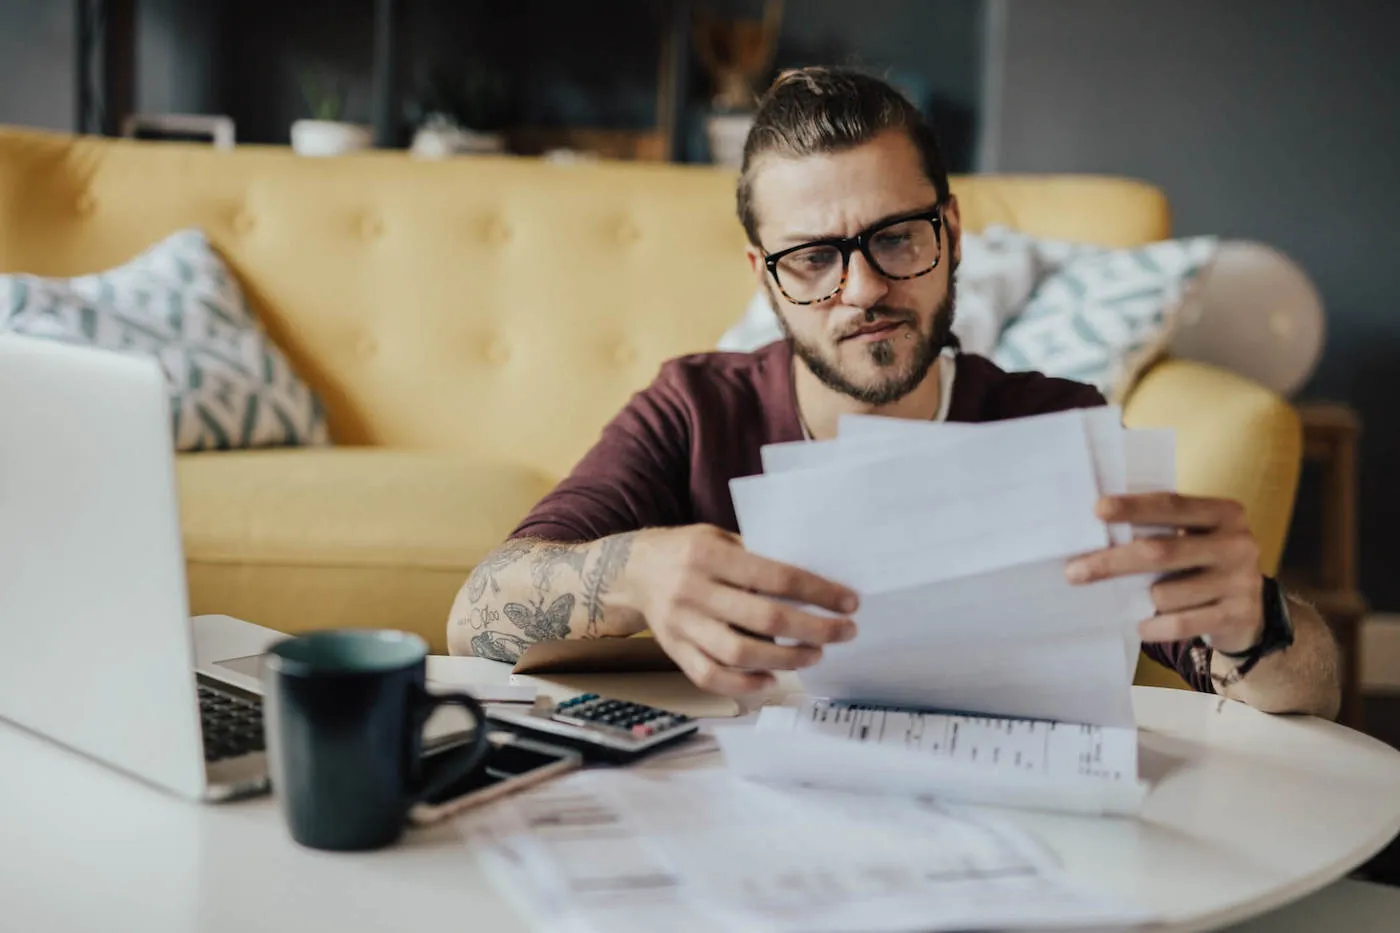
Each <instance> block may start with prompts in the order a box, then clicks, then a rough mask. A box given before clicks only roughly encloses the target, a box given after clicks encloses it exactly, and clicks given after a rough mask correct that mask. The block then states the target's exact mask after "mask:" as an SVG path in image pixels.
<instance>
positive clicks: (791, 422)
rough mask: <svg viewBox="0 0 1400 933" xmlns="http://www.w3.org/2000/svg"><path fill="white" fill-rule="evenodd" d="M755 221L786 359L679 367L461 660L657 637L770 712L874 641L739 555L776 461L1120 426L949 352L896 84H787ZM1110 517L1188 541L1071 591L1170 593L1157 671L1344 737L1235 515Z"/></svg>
mask: <svg viewBox="0 0 1400 933" xmlns="http://www.w3.org/2000/svg"><path fill="white" fill-rule="evenodd" d="M738 211H739V217H740V220H741V221H742V222H743V225H744V228H745V230H746V231H747V233H748V238H749V243H750V245H749V247H748V249H747V255H748V259H749V264H750V266H751V267H752V269H753V273H754V277H755V279H756V280H757V282H758V283H759V284H760V285H761V286H762V287H763V288H764V289H765V290H766V291H767V293H768V296H769V299H770V301H771V302H772V304H773V308H774V310H775V311H776V313H777V315H778V317H779V319H780V320H781V321H782V324H783V329H784V332H785V334H786V338H787V339H785V340H782V341H778V342H776V343H773V344H771V345H769V346H767V347H764V348H761V349H759V350H757V351H755V352H753V353H744V354H739V353H711V354H699V355H695V356H690V357H685V358H682V359H678V360H672V361H670V362H668V363H667V364H665V365H664V366H663V367H662V369H661V372H660V373H659V375H658V376H657V378H656V380H655V381H654V382H653V383H652V385H651V386H649V387H648V388H647V389H646V390H644V391H642V392H640V393H638V394H637V395H636V396H634V397H633V398H632V400H631V401H630V402H629V404H628V405H627V406H626V408H624V409H623V411H622V412H621V413H619V414H618V415H617V416H616V417H615V418H614V420H613V421H612V422H611V423H610V424H609V425H607V427H606V428H605V429H604V431H603V434H602V437H601V438H600V440H599V442H598V443H597V445H596V446H595V447H594V448H593V449H592V450H591V451H590V452H589V453H588V454H587V455H586V456H585V457H584V458H583V460H582V461H580V463H579V464H578V465H577V466H576V467H575V469H574V471H573V473H572V474H571V475H570V476H569V477H568V478H567V479H565V480H564V481H563V482H562V483H561V484H560V485H559V486H558V487H557V488H556V489H555V490H554V491H553V492H551V493H550V494H549V495H548V496H546V497H545V499H543V500H542V501H541V502H540V503H539V504H538V505H537V506H536V507H535V508H534V509H533V510H532V511H531V513H530V514H529V515H528V516H527V517H526V518H525V519H524V520H523V521H522V523H521V524H520V526H519V527H518V528H517V529H516V530H515V532H514V533H513V534H512V535H511V537H510V539H509V540H508V541H507V542H506V543H505V544H504V545H502V546H501V547H500V548H498V549H497V550H496V551H494V552H492V553H491V554H490V555H488V556H487V557H486V558H485V559H484V560H483V561H482V562H481V564H480V565H479V566H478V567H477V568H476V570H475V571H473V573H472V575H471V577H470V579H469V580H468V581H467V582H466V584H465V585H464V586H463V588H462V591H461V593H460V595H459V596H458V598H457V601H456V605H455V606H454V607H453V611H452V615H451V619H450V621H449V623H448V636H449V643H450V646H451V650H452V651H453V652H454V653H457V654H476V655H479V656H483V657H488V658H495V659H498V660H503V661H513V660H515V659H516V658H517V657H518V656H519V654H520V652H521V651H522V650H523V649H524V648H525V647H526V646H528V645H529V644H530V643H531V642H533V641H536V640H539V639H547V638H570V637H573V638H578V637H595V636H625V635H632V634H635V633H637V632H640V631H642V630H643V629H647V628H649V629H650V630H651V631H652V633H653V634H654V635H655V637H656V639H657V641H658V642H659V643H660V645H661V646H662V648H664V649H665V651H666V652H667V653H668V654H669V655H670V656H671V657H672V658H673V659H674V660H675V661H676V663H677V664H678V665H679V666H680V667H681V669H682V670H683V671H685V673H686V674H687V675H688V676H689V677H690V678H691V679H692V680H693V681H694V682H695V683H697V684H699V685H700V686H702V687H705V688H707V689H710V690H714V691H717V692H721V693H727V694H743V693H747V692H751V691H756V690H760V689H762V688H764V687H765V686H767V685H768V684H769V683H771V681H772V677H773V674H772V672H774V671H782V670H798V669H801V668H804V667H808V666H810V665H812V664H815V663H816V662H817V661H818V660H819V659H820V658H821V654H822V646H823V645H827V644H832V643H835V642H842V641H847V640H849V639H851V638H856V637H859V634H858V631H857V628H856V626H855V624H854V622H853V621H852V620H851V616H852V615H853V614H854V613H855V612H856V611H857V608H858V598H857V594H855V593H853V592H851V591H849V590H848V589H846V588H845V587H843V586H840V585H838V584H836V583H834V582H831V581H828V580H824V579H821V578H819V577H816V576H814V575H812V574H810V573H807V572H804V571H802V570H799V569H797V568H793V567H788V566H783V565H780V564H777V563H774V562H772V561H769V560H766V559H763V558H761V557H758V556H757V555H754V554H750V553H749V552H748V551H746V550H745V549H744V547H743V545H742V543H741V541H740V539H739V538H738V536H737V535H736V533H735V532H736V529H737V522H736V520H735V516H734V510H733V505H732V503H731V501H730V496H729V489H728V483H729V480H730V479H732V478H734V477H736V476H744V475H750V474H754V473H759V472H762V467H761V461H760V455H759V450H760V448H761V447H762V446H763V445H765V444H770V443H778V442H784V441H796V440H800V439H802V438H804V437H806V438H818V439H820V438H829V437H832V436H834V435H835V433H836V425H837V419H838V418H839V417H840V416H841V415H842V414H846V413H872V414H879V415H883V416H887V417H898V418H915V419H924V420H928V419H946V420H950V421H992V420H997V419H1004V418H1015V417H1021V416H1026V415H1034V414H1039V413H1043V412H1050V411H1057V410H1063V409H1068V408H1075V407H1088V406H1095V405H1102V404H1104V399H1103V398H1102V397H1101V396H1100V395H1099V393H1098V392H1097V391H1096V390H1095V389H1093V388H1092V387H1089V386H1085V385H1081V384H1077V383H1073V382H1069V381H1065V380H1060V379H1051V378H1047V377H1045V376H1042V375H1040V374H1030V373H1018V374H1008V373H1005V372H1002V371H1001V370H1000V369H998V368H997V367H996V366H994V365H993V364H992V363H990V362H989V361H987V360H985V359H983V358H980V357H975V356H970V355H959V354H958V353H957V352H956V340H955V338H953V337H952V334H951V324H952V320H953V306H954V272H955V270H956V269H957V265H958V260H959V242H960V241H959V235H960V226H961V221H960V218H959V215H958V203H957V199H956V198H954V197H953V196H951V194H950V193H949V190H948V177H947V171H946V169H945V167H944V165H943V161H942V156H941V155H940V153H939V149H938V144H937V141H936V139H935V138H934V135H933V132H932V130H931V129H930V127H929V126H928V125H927V124H926V123H925V121H924V120H923V119H922V117H921V115H920V114H919V113H918V111H917V110H916V109H914V108H913V107H912V106H911V105H910V104H909V103H908V102H907V101H906V100H905V99H904V98H903V97H901V96H900V95H899V94H898V93H897V92H896V91H895V90H894V89H893V88H891V87H889V86H888V85H886V84H884V83H883V82H881V81H879V80H876V79H874V78H870V77H866V76H863V75H860V74H857V73H852V72H847V71H841V70H834V69H806V70H802V71H798V72H793V73H789V74H787V75H785V76H784V77H782V78H781V79H780V80H779V81H778V82H776V83H775V85H774V86H773V88H772V89H771V90H770V91H769V92H768V93H767V94H766V95H765V97H764V100H763V101H762V102H761V106H760V108H759V111H758V114H757V116H756V120H755V123H754V127H753V129H752V130H751V131H750V134H749V138H748V141H747V144H746V146H745V151H744V164H743V169H742V172H741V177H740V181H739V187H738ZM834 494H839V491H834ZM1098 514H1099V516H1100V517H1101V518H1102V519H1103V520H1104V521H1114V522H1130V523H1136V524H1146V525H1164V526H1172V527H1175V528H1177V529H1179V534H1178V535H1177V536H1175V537H1170V538H1157V539H1148V540H1142V541H1135V542H1133V543H1131V544H1127V545H1122V546H1119V547H1113V548H1109V549H1106V550H1103V551H1100V552H1097V553H1093V554H1087V555H1083V556H1081V557H1078V558H1076V559H1074V560H1072V561H1070V562H1069V563H1068V564H1067V567H1066V574H1067V575H1068V577H1069V579H1070V580H1071V581H1072V582H1075V583H1087V582H1090V581H1095V580H1101V579H1104V578H1106V577H1111V576H1116V575H1121V574H1133V573H1142V572H1152V573H1155V574H1160V575H1162V579H1161V582H1158V583H1157V584H1156V585H1155V586H1154V588H1153V591H1152V595H1153V600H1154V603H1155V605H1156V607H1157V610H1158V611H1157V613H1156V615H1155V616H1154V617H1153V618H1151V619H1148V620H1144V621H1143V623H1142V625H1141V633H1142V638H1143V641H1144V650H1145V651H1146V652H1147V653H1148V654H1149V656H1151V657H1153V658H1154V659H1156V660H1159V661H1161V662H1163V663H1165V664H1167V665H1168V666H1170V667H1173V668H1175V669H1176V670H1177V671H1179V672H1180V673H1181V674H1182V675H1183V676H1184V677H1185V678H1186V679H1187V680H1188V681H1189V682H1190V683H1191V684H1192V685H1193V686H1194V687H1195V688H1196V689H1198V690H1204V691H1211V690H1218V691H1219V692H1221V693H1224V694H1226V695H1228V696H1231V697H1234V698H1237V699H1240V700H1243V701H1245V702H1248V703H1251V704H1253V705H1255V706H1257V707H1259V708H1261V709H1264V710H1270V711H1299V712H1309V713H1315V714H1320V715H1324V716H1328V717H1331V716H1334V715H1335V713H1336V710H1337V707H1338V704H1339V697H1340V694H1339V689H1338V685H1337V680H1336V675H1335V670H1336V648H1335V645H1334V643H1333V642H1332V640H1331V637H1330V635H1329V633H1328V631H1327V629H1326V626H1325V625H1324V624H1323V622H1322V621H1321V620H1320V619H1319V618H1318V616H1317V614H1316V613H1315V612H1314V611H1313V610H1312V609H1310V608H1308V607H1306V606H1304V605H1301V604H1299V603H1297V602H1295V601H1293V600H1291V599H1284V598H1283V597H1282V596H1281V595H1280V594H1279V592H1278V589H1277V586H1276V584H1274V583H1273V581H1271V580H1266V579H1265V578H1263V577H1261V575H1260V572H1259V568H1258V549H1257V547H1256V545H1255V542H1254V540H1253V538H1252V536H1251V534H1250V531H1249V529H1248V527H1247V526H1246V524H1245V521H1244V516H1243V511H1242V509H1241V508H1240V507H1239V505H1238V504H1236V503H1233V502H1227V501H1219V500H1214V499H1204V498H1191V497H1182V496H1166V495H1151V496H1131V497H1117V498H1110V499H1106V500H1104V501H1103V502H1102V503H1100V505H1099V507H1098ZM811 607H818V608H820V609H824V610H827V611H828V612H829V613H838V614H839V615H838V616H837V617H835V618H833V617H831V615H829V614H819V613H816V612H811V611H807V608H811ZM1290 619H1291V623H1290ZM779 638H781V639H782V641H781V642H779V641H775V639H779ZM1227 652H1228V654H1227Z"/></svg>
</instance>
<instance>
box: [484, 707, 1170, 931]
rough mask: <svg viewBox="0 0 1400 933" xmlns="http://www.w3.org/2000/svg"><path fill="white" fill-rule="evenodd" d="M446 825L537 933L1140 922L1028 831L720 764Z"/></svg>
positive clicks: (551, 790) (585, 775)
mask: <svg viewBox="0 0 1400 933" xmlns="http://www.w3.org/2000/svg"><path fill="white" fill-rule="evenodd" d="M726 731H734V730H732V729H731V730H726ZM457 825H458V827H459V830H460V832H461V835H462V837H463V838H464V839H465V840H467V843H468V845H469V846H471V848H472V850H473V851H474V853H475V855H476V857H477V858H478V859H479V860H480V861H481V862H482V863H483V864H484V866H485V868H486V869H487V871H488V872H489V873H490V874H491V875H492V876H493V878H495V879H496V880H498V881H499V883H500V884H501V886H502V887H503V889H504V890H505V891H507V892H509V893H510V894H511V895H512V896H513V899H514V900H515V901H516V902H517V904H518V905H519V907H520V908H521V909H522V911H524V912H525V913H526V914H527V915H528V916H530V917H531V918H532V919H533V920H535V921H536V923H537V925H538V926H539V927H540V928H542V929H546V930H560V931H564V930H567V931H570V933H585V931H599V933H602V931H607V933H631V931H638V933H653V931H656V930H665V931H667V933H688V931H696V933H700V931H703V933H714V931H728V930H733V931H744V933H762V931H774V933H779V931H803V933H820V931H833V933H835V931H847V930H863V931H867V933H896V931H916V930H917V931H923V933H928V931H937V930H992V929H1018V930H1029V929H1075V930H1083V929H1089V928H1095V927H1098V928H1102V927H1111V928H1114V929H1121V928H1122V927H1124V926H1129V925H1134V924H1141V923H1146V922H1150V921H1152V920H1154V919H1156V918H1155V917H1152V916H1150V915H1149V914H1147V913H1146V912H1145V911H1143V910H1141V909H1139V908H1137V907H1136V906H1134V905H1130V904H1123V903H1119V902H1116V901H1114V900H1113V899H1110V898H1107V897H1104V896H1101V895H1099V894H1097V893H1094V892H1091V891H1086V890H1084V889H1083V888H1082V887H1080V886H1079V885H1076V884H1074V883H1072V881H1071V880H1070V879H1068V878H1066V877H1065V876H1064V874H1063V873H1062V872H1061V871H1060V870H1059V869H1058V867H1057V866H1056V864H1055V862H1054V859H1053V856H1052V855H1051V854H1050V853H1049V852H1048V851H1047V850H1046V849H1044V848H1043V847H1041V846H1040V845H1039V843H1038V842H1037V841H1036V840H1035V839H1034V838H1033V837H1031V836H1029V835H1027V834H1026V833H1025V832H1024V831H1022V830H1019V829H1017V828H1016V827H1014V826H1011V825H1010V824H1009V823H1006V822H1003V821H998V820H996V819H994V818H991V817H988V816H986V815H974V814H971V813H967V812H963V811H961V810H959V809H957V808H955V807H949V806H946V805H943V806H940V805H937V804H933V803H931V802H928V801H915V800H899V799H896V798H884V799H869V798H865V797H861V796H857V795H851V794H839V793H831V792H822V791H813V790H788V791H781V790H778V789H775V788H768V787H762V786H760V785H758V784H754V783H752V782H746V781H739V780H735V779H734V778H732V777H731V776H729V775H727V774H725V772H723V771H713V770H711V771H701V772H690V773H672V774H667V773H664V772H663V773H657V772H647V771H617V770H599V771H589V772H581V773H577V774H573V775H569V776H566V777H564V778H561V779H559V780H557V781H552V782H550V783H548V784H545V785H543V786H541V787H538V788H534V789H531V790H527V791H525V792H523V793H520V794H516V795H512V796H509V797H506V798H503V799H502V800H500V801H497V802H496V803H495V804H493V805H492V806H490V807H483V808H480V809H479V810H475V811H471V812H469V813H468V814H467V815H466V816H464V817H462V818H460V819H459V820H458V824H457Z"/></svg>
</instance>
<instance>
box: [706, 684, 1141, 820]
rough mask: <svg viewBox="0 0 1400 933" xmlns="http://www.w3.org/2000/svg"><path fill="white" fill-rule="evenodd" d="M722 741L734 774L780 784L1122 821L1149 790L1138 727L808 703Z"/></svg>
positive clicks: (773, 712)
mask: <svg viewBox="0 0 1400 933" xmlns="http://www.w3.org/2000/svg"><path fill="white" fill-rule="evenodd" d="M716 735H717V738H718V740H719V742H720V747H721V748H722V749H723V751H724V757H725V762H726V764H727V766H728V768H729V770H730V771H731V772H732V773H733V774H734V775H735V776H737V777H743V778H755V779H758V780H761V781H765V782H768V783H772V784H775V785H779V786H782V785H787V786H797V785H802V784H813V785H816V786H821V787H827V788H836V789H842V790H847V791H873V792H881V793H889V792H897V793H902V794H906V795H912V796H918V795H932V796H937V797H940V798H944V799H948V800H956V801H961V802H964V803H980V804H992V805H999V806H1014V807H1023V808H1030V809H1040V810H1056V811H1062V812H1074V813H1085V814H1120V815H1121V814H1133V813H1137V812H1139V811H1140V810H1141V809H1142V804H1143V801H1144V800H1145V799H1146V794H1147V785H1146V783H1145V782H1143V781H1142V780H1140V779H1139V778H1138V756H1137V730H1136V729H1132V728H1111V727H1105V726H1090V725H1083V724H1074V723H1064V722H1052V721H1048V720H1031V719H1008V718H1001V717H985V716H962V715H950V714H941V713H925V712H917V711H913V710H906V709H889V708H875V707H861V706H847V705H843V704H839V703H833V702H831V701H828V700H819V699H808V700H806V701H803V702H802V703H801V704H800V705H798V706H796V707H790V706H781V707H768V708H767V709H764V710H763V711H762V712H761V713H760V714H759V717H758V722H757V725H756V727H755V728H753V729H724V730H717V731H716Z"/></svg>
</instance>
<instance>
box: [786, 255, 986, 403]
mask: <svg viewBox="0 0 1400 933" xmlns="http://www.w3.org/2000/svg"><path fill="white" fill-rule="evenodd" d="M955 292H956V286H955V284H954V279H953V277H952V276H949V281H948V292H947V294H946V295H944V297H943V300H942V301H941V302H940V303H939V305H938V307H937V308H936V309H935V310H934V312H933V317H932V319H931V320H930V321H929V329H928V332H927V333H919V332H918V331H917V330H915V329H914V328H915V327H916V322H917V321H918V317H917V316H916V315H914V314H912V313H911V312H909V311H905V310H901V309H898V308H889V307H885V306H883V305H877V306H875V307H873V308H870V309H867V311H866V313H865V320H866V322H868V323H874V322H876V321H879V320H884V321H888V322H890V323H902V324H904V325H905V327H907V328H909V330H906V331H905V333H904V335H903V336H902V337H892V338H888V339H885V340H876V341H874V342H872V343H870V344H869V346H868V347H867V348H866V349H867V352H869V354H870V361H871V362H872V363H874V364H875V365H876V366H877V367H879V368H881V369H889V368H890V367H893V366H894V365H895V364H896V363H897V361H898V359H899V354H898V352H897V349H896V340H897V339H909V338H911V337H912V338H913V339H914V340H915V341H916V343H915V345H914V355H913V357H912V359H910V361H909V365H908V366H907V367H905V368H904V370H903V371H902V372H891V373H890V374H889V375H888V378H884V379H879V378H877V379H876V381H874V382H871V383H869V384H866V385H858V384H856V383H855V382H853V381H852V380H851V379H850V378H848V377H847V376H846V374H845V373H843V372H842V371H841V369H840V367H839V365H838V364H837V362H836V360H835V359H832V358H828V357H827V356H825V355H823V353H822V351H821V349H820V348H818V347H815V346H813V345H811V344H809V343H807V342H805V341H803V340H800V339H798V338H797V337H795V336H794V335H793V333H792V331H791V330H790V329H789V328H788V325H787V320H786V319H785V318H784V317H783V315H782V314H781V313H780V312H779V311H778V305H777V297H776V296H775V295H774V294H773V292H772V289H769V290H768V299H769V302H770V303H771V304H772V305H773V312H774V313H775V314H777V317H778V322H779V324H780V325H781V326H782V329H783V334H784V335H785V336H786V337H787V338H788V340H789V341H790V342H791V343H792V348H793V352H794V353H795V354H796V355H797V358H798V359H800V360H802V362H803V363H804V364H806V366H807V369H809V370H810V371H811V373H812V375H814V376H816V377H817V379H818V380H819V381H820V382H821V383H822V384H823V385H825V386H826V387H827V388H828V389H831V390H832V391H834V392H840V393H841V394H842V395H846V396H849V397H851V398H853V399H855V400H856V401H858V402H861V403H862V404H865V405H888V404H890V403H891V402H897V401H899V400H900V399H902V398H904V396H906V395H908V394H909V393H910V392H913V391H914V390H915V389H917V388H918V387H919V385H920V384H921V383H922V382H923V381H924V377H925V376H927V375H928V371H929V370H930V369H932V368H933V364H934V362H936V361H937V359H938V357H939V355H940V354H942V352H943V350H944V349H945V348H947V347H956V346H957V345H958V339H957V337H956V336H954V334H953V315H954V313H955V311H954V308H955V305H956V297H955Z"/></svg>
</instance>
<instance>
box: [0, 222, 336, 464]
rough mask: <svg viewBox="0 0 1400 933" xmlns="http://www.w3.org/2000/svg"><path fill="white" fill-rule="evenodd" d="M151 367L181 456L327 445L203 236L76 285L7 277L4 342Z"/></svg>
mask: <svg viewBox="0 0 1400 933" xmlns="http://www.w3.org/2000/svg"><path fill="white" fill-rule="evenodd" d="M5 330H11V331H15V332H18V333H21V334H27V335H30V336H34V337H46V338H50V339H53V340H61V341H65V342H68V343H78V344H84V345H86V346H92V347H98V348H103V349H108V350H113V351H117V352H122V353H136V354H141V355H146V356H154V357H155V358H156V359H157V360H158V361H159V362H160V364H161V367H162V368H163V369H164V370H165V375H166V380H167V384H168V386H169V390H170V401H171V408H172V414H173V418H174V424H173V428H174V436H175V447H176V449H177V450H181V451H191V450H229V449H236V448H252V447H283V446H306V445H323V444H329V443H330V438H329V434H328V431H327V427H326V417H325V409H324V407H323V406H322V403H321V400H320V399H319V398H317V397H316V394H315V393H314V392H312V391H311V390H310V389H309V388H308V387H307V385H306V384H305V383H304V382H303V381H302V380H301V379H300V378H299V377H298V376H297V374H296V373H295V372H294V371H293V370H292V367H291V364H290V363H288V362H287V359H286V357H285V356H284V355H283V354H282V352H281V350H279V349H278V348H277V347H276V346H275V345H274V344H273V343H272V341H271V340H270V339H269V338H268V336H267V334H266V333H265V332H264V331H263V330H262V328H261V326H260V325H259V324H258V321H257V319H256V318H255V317H254V316H253V313H252V311H251V310H250V309H249V307H248V303H247V301H246V300H245V299H244V297H243V292H242V289H240V288H239V287H238V283H237V282H236V281H235V280H234V278H233V276H232V275H230V274H229V271H228V268H227V267H226V266H225V265H224V262H223V260H222V259H221V258H220V257H219V255H218V253H217V252H216V251H215V250H214V248H213V247H212V246H210V244H209V241H208V240H207V239H206V238H205V236H204V234H203V233H202V232H201V231H199V230H184V231H181V232H179V233H176V234H174V235H172V236H170V237H168V238H166V239H164V240H162V241H161V242H159V243H157V244H156V245H154V246H152V247H151V248H149V249H148V250H146V251H145V252H144V253H142V254H141V255H139V256H137V257H136V258H134V259H132V260H131V261H130V262H128V263H126V264H125V265H122V266H119V267H118V268H115V269H111V270H108V271H106V272H102V273H98V274H96V275H84V276H78V277H76V278H70V279H46V278H40V277H38V276H33V275H0V331H5Z"/></svg>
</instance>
